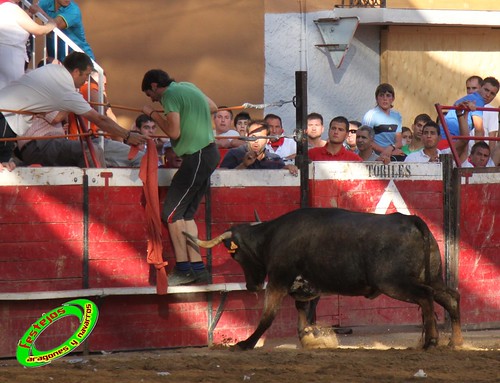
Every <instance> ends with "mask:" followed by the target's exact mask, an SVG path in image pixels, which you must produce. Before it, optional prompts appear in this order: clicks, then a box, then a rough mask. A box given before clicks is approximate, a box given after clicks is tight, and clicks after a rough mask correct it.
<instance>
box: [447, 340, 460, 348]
mask: <svg viewBox="0 0 500 383" xmlns="http://www.w3.org/2000/svg"><path fill="white" fill-rule="evenodd" d="M463 345H464V340H463V338H459V339H453V338H451V339H450V342H449V343H448V347H451V348H455V347H461V346H463Z"/></svg>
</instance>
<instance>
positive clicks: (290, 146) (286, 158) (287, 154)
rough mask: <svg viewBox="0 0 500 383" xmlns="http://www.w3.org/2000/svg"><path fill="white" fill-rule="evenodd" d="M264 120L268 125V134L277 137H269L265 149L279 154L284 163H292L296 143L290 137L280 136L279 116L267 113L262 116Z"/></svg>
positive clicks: (281, 132)
mask: <svg viewBox="0 0 500 383" xmlns="http://www.w3.org/2000/svg"><path fill="white" fill-rule="evenodd" d="M264 121H265V122H266V123H267V125H269V130H270V132H271V134H270V135H271V136H278V137H279V138H277V137H272V138H270V139H269V142H268V143H267V145H266V149H267V150H269V151H270V152H271V153H275V154H277V155H278V156H280V157H281V159H282V160H283V162H285V164H293V162H294V159H295V156H296V154H297V144H296V142H295V140H293V139H291V138H286V137H280V136H281V135H283V133H284V130H283V125H282V121H281V117H280V116H277V115H276V114H268V115H266V117H264Z"/></svg>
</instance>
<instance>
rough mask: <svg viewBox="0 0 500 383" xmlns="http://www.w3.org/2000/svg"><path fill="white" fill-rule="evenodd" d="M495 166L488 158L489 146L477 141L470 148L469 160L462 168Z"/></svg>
mask: <svg viewBox="0 0 500 383" xmlns="http://www.w3.org/2000/svg"><path fill="white" fill-rule="evenodd" d="M486 166H487V167H490V166H495V164H494V163H493V161H492V160H491V158H490V146H489V145H488V144H487V143H486V142H484V141H478V142H476V143H475V144H474V145H473V146H472V150H471V152H470V155H469V158H468V159H467V160H465V161H464V162H463V163H462V167H463V168H482V167H486Z"/></svg>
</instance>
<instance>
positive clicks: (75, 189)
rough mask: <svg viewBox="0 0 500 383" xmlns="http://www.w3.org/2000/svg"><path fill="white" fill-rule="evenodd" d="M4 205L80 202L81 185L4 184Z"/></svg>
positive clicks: (0, 194) (2, 198)
mask: <svg viewBox="0 0 500 383" xmlns="http://www.w3.org/2000/svg"><path fill="white" fill-rule="evenodd" d="M1 191H2V192H1V193H0V201H1V202H2V206H10V205H28V206H29V205H32V204H37V203H46V202H51V203H65V204H78V203H81V201H82V195H83V188H82V186H81V185H67V186H66V185H58V186H48V185H47V186H2V187H1Z"/></svg>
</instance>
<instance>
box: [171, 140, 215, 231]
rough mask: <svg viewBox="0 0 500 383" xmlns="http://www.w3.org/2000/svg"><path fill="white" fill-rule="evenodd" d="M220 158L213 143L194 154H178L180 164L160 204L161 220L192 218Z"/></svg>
mask: <svg viewBox="0 0 500 383" xmlns="http://www.w3.org/2000/svg"><path fill="white" fill-rule="evenodd" d="M219 161H220V154H219V150H218V149H217V146H216V145H215V143H211V144H210V145H208V146H206V147H204V148H203V149H201V150H199V151H198V152H196V153H193V154H188V155H184V156H182V165H181V167H180V168H179V169H178V170H177V172H176V173H175V175H174V177H173V178H172V183H171V185H170V188H169V189H168V192H167V199H166V200H165V204H164V206H163V212H162V220H163V222H168V223H172V222H175V221H178V220H180V219H184V220H187V221H189V220H192V219H194V215H195V214H196V211H197V210H198V206H199V205H200V202H201V200H202V199H203V196H204V195H205V193H206V191H207V189H208V186H209V183H210V176H211V175H212V173H213V172H214V170H215V169H216V168H217V165H218V164H219Z"/></svg>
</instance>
